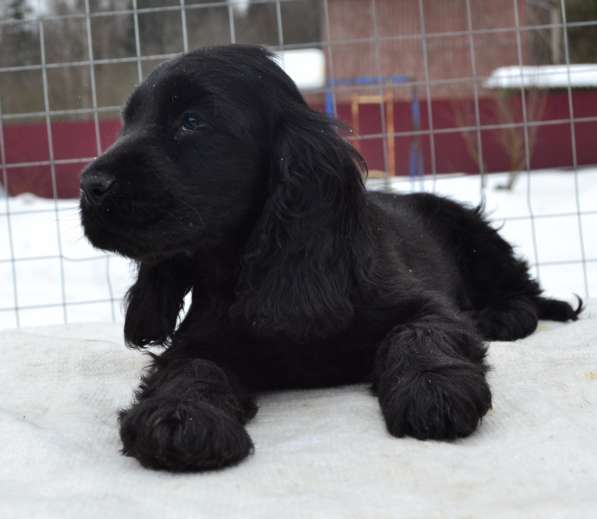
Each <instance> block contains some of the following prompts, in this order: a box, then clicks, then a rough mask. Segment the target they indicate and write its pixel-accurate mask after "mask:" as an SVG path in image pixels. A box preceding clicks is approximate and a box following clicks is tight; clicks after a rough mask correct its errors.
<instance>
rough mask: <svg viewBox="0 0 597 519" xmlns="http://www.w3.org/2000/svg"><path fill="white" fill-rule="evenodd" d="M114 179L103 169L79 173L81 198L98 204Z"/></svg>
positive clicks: (112, 185)
mask: <svg viewBox="0 0 597 519" xmlns="http://www.w3.org/2000/svg"><path fill="white" fill-rule="evenodd" d="M115 181H116V179H115V178H114V177H113V176H112V175H111V174H110V173H107V172H105V171H97V170H94V169H92V170H88V171H85V173H83V174H82V175H81V184H80V185H81V198H83V199H84V200H86V201H87V202H88V203H90V204H92V205H96V206H97V205H100V204H101V203H102V202H103V200H104V199H105V198H106V196H107V194H108V193H109V192H110V190H111V189H112V188H113V187H114V183H115Z"/></svg>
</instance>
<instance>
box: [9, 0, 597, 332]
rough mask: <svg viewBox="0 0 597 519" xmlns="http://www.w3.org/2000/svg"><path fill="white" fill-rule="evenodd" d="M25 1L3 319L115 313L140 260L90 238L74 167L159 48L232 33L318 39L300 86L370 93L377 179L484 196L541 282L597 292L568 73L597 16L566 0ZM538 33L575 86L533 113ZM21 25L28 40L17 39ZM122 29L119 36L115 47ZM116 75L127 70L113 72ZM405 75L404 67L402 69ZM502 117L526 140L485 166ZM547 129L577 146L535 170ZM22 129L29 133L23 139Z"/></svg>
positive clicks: (12, 21) (594, 174) (580, 125)
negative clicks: (313, 62)
mask: <svg viewBox="0 0 597 519" xmlns="http://www.w3.org/2000/svg"><path fill="white" fill-rule="evenodd" d="M19 4H22V5H21V7H22V10H21V12H19V13H17V14H18V16H15V13H12V16H11V15H10V14H7V13H2V12H0V14H2V15H3V18H2V19H0V31H1V32H0V38H2V39H0V43H2V44H3V46H5V47H6V45H8V44H11V41H12V45H13V46H15V45H16V47H15V48H16V49H17V50H18V51H19V52H15V53H12V55H13V56H16V58H15V57H13V58H8V57H7V55H5V56H3V57H2V58H1V59H0V88H2V90H0V155H1V157H0V159H1V174H2V189H3V190H4V191H5V192H6V194H7V196H6V197H5V198H4V200H3V202H4V203H3V204H1V205H2V206H1V207H0V220H1V221H0V287H1V288H2V291H1V292H2V293H1V297H0V327H12V326H17V327H18V326H29V325H37V324H43V323H68V322H78V321H96V320H97V321H104V320H120V319H121V318H122V298H123V295H124V293H125V291H126V289H127V287H128V286H129V285H130V284H131V282H132V278H133V276H134V267H133V266H131V265H130V264H129V262H127V261H126V260H124V259H122V258H119V257H115V256H111V255H108V254H104V253H101V252H98V251H96V250H94V249H92V248H91V247H90V245H89V244H88V243H87V242H86V241H85V239H84V238H83V236H82V231H81V229H80V226H79V219H78V203H77V200H76V199H74V196H73V193H72V186H73V185H75V184H76V174H77V171H79V170H80V169H82V168H83V167H84V165H85V164H86V163H88V162H89V161H91V160H92V159H93V158H94V157H95V156H97V155H98V154H100V153H101V152H102V150H104V149H105V148H106V147H107V146H109V144H110V143H111V142H112V141H113V139H114V138H115V135H116V133H117V129H118V128H117V126H118V125H117V124H114V122H115V121H117V120H118V116H119V110H120V105H121V104H122V102H123V101H124V99H125V98H126V95H127V93H128V92H130V90H131V89H132V87H133V86H134V85H135V84H137V83H139V82H140V81H141V80H142V79H143V77H145V76H146V75H147V74H148V73H149V72H150V71H151V69H152V68H153V67H155V66H156V65H157V63H159V62H161V61H163V60H165V59H168V58H170V57H173V56H175V55H177V54H178V53H180V52H184V51H188V50H189V49H192V48H195V47H196V46H198V45H209V44H221V43H237V42H238V43H260V44H265V45H268V46H269V47H271V48H272V49H274V50H277V51H283V50H298V49H311V48H317V49H321V50H322V51H323V53H324V55H325V58H326V82H325V84H323V85H321V86H320V87H319V88H311V89H309V90H308V91H305V92H304V93H305V95H306V97H307V99H308V101H309V102H310V103H311V104H313V106H315V107H316V108H318V109H324V106H325V104H324V103H325V102H327V101H329V103H328V104H329V106H328V108H330V111H332V112H333V113H334V114H335V115H337V116H339V117H340V118H342V119H344V120H345V121H346V122H347V123H348V124H349V125H351V124H354V123H355V120H354V118H353V119H351V117H350V115H349V112H348V111H347V107H348V106H349V105H350V104H351V102H353V103H354V99H355V98H357V97H359V96H364V97H367V99H369V102H368V106H365V107H364V108H363V115H360V114H358V115H357V117H358V119H357V121H356V123H357V125H358V123H359V121H360V122H363V123H364V124H361V125H360V128H361V129H362V131H361V132H360V133H358V134H353V135H351V136H350V137H349V138H350V140H351V141H352V142H353V143H354V144H355V145H356V146H358V147H359V149H360V150H361V151H362V152H363V153H364V155H365V157H366V158H367V159H368V160H369V164H370V169H373V170H377V171H381V172H382V176H383V178H382V179H379V180H377V179H373V178H372V180H371V182H370V184H371V187H372V188H374V189H375V188H377V187H384V188H390V189H397V190H402V191H404V190H413V189H416V190H420V189H424V190H430V191H435V192H439V193H443V194H447V195H449V196H452V197H454V198H457V199H460V200H463V201H465V202H469V203H479V202H485V203H486V205H487V207H488V209H489V210H490V213H491V218H492V219H493V220H494V221H495V222H496V224H499V225H502V226H503V230H502V232H503V234H504V235H505V236H506V237H507V238H508V239H509V240H510V241H512V242H513V243H515V244H516V245H517V246H518V247H519V249H520V252H521V254H523V255H524V256H526V257H527V258H528V259H529V262H530V263H531V265H532V268H533V270H534V272H535V274H536V275H537V276H538V277H539V278H540V280H541V281H542V282H543V284H544V285H545V287H546V288H547V289H548V291H550V292H552V293H555V294H556V295H559V296H562V297H566V296H568V295H569V293H570V292H572V291H574V292H578V293H581V294H584V295H586V296H591V295H595V293H597V250H596V247H595V243H594V240H593V241H591V240H590V239H589V236H590V233H591V231H590V229H591V228H593V229H594V228H595V223H597V202H595V201H596V200H597V189H596V186H597V169H594V168H591V167H590V166H591V163H592V162H591V158H590V157H589V158H588V159H587V158H586V157H585V148H586V146H585V145H584V144H583V143H584V141H582V142H581V141H580V140H579V136H580V137H583V135H584V134H585V133H586V129H587V128H589V129H590V128H591V125H596V124H597V113H591V112H590V110H589V111H588V112H587V110H583V109H581V110H580V112H579V110H578V108H577V107H578V106H580V105H579V99H580V98H581V97H582V96H580V95H579V93H578V91H577V90H576V89H575V88H574V85H573V82H572V80H571V72H570V71H571V68H570V65H571V64H573V62H574V60H575V58H574V56H573V53H574V50H575V49H574V47H572V46H571V41H574V38H572V36H574V35H575V34H577V33H578V34H581V33H582V31H589V30H591V29H592V28H593V27H597V20H593V19H578V18H575V19H572V20H571V19H569V13H570V10H569V8H568V7H567V5H566V3H565V2H564V0H561V1H560V2H559V4H558V2H551V3H545V2H543V4H544V5H543V6H541V5H540V6H538V7H537V5H536V4H541V2H536V1H527V2H525V1H523V0H500V1H497V2H489V0H487V1H480V0H476V1H475V0H451V1H450V2H445V3H444V4H445V5H443V6H442V7H441V8H440V7H439V6H438V4H437V3H434V2H432V1H430V0H404V1H402V0H252V1H249V0H229V1H201V0H195V1H192V0H186V1H185V0H145V1H144V0H130V1H127V2H122V1H115V0H97V1H94V0H84V1H79V2H67V1H61V0H53V1H39V2H37V3H35V2H22V3H19V2H16V3H15V5H16V6H17V7H15V9H16V8H18V5H19ZM546 5H547V7H546ZM492 6H493V7H492ZM442 9H443V10H442ZM492 9H498V10H499V12H503V13H507V15H505V16H498V15H497V14H496V13H497V11H495V10H493V11H492ZM541 9H551V15H552V16H551V17H550V18H548V20H547V21H545V20H543V19H540V18H541V17H540V15H538V14H537V13H538V12H540V11H541ZM554 10H555V11H556V16H555V18H554V16H553V14H554ZM485 11H488V13H487V14H486V15H485V16H484V15H482V13H483V12H485ZM529 13H534V16H535V15H536V16H538V18H536V19H531V18H532V17H531V16H530V14H529ZM492 18H493V20H492ZM299 20H302V22H301V21H299ZM554 20H555V21H554ZM301 23H302V26H301ZM160 26H163V27H164V31H161V32H160V30H159V27H160ZM166 30H167V32H168V34H169V36H168V37H165V36H164V32H165V31H166ZM573 31H576V33H574V34H573V35H572V36H571V32H573ZM545 34H549V35H550V36H551V37H552V38H551V41H552V43H553V41H554V36H555V40H557V42H559V43H557V44H556V45H552V48H551V50H552V51H553V53H554V55H555V54H558V57H554V56H552V58H553V60H556V62H557V63H558V64H561V65H564V66H566V68H565V71H566V74H567V79H568V81H567V86H566V88H565V89H564V91H563V92H562V91H559V92H556V94H557V95H559V96H560V98H559V101H558V102H559V103H560V105H561V104H562V102H564V105H565V108H566V109H565V110H559V111H557V110H556V111H555V112H553V113H551V112H548V113H546V114H538V109H537V108H536V104H533V102H532V101H533V96H535V94H536V92H532V91H530V90H528V89H526V88H524V87H523V86H522V85H524V77H523V76H524V74H525V72H524V68H523V66H525V65H529V64H536V63H537V61H538V60H537V59H535V62H534V63H533V56H532V54H533V53H532V51H531V47H532V45H531V44H530V43H529V41H534V39H533V38H535V36H536V35H541V38H543V35H545ZM15 35H16V37H18V38H20V39H19V40H18V41H19V42H21V43H16V44H15V43H14V42H15V41H16V40H15ZM114 35H116V36H114ZM118 35H120V36H118ZM204 35H206V36H204ZM10 38H13V40H11V39H10ZM118 38H121V39H122V42H120V43H119V45H120V46H117V45H113V46H112V47H111V46H110V45H111V43H110V40H118ZM541 38H539V40H540V39H541ZM500 46H501V48H500ZM25 47H27V48H25ZM495 47H498V50H499V51H500V52H501V54H500V53H499V52H498V53H497V54H496V53H495V52H494V48H495ZM57 49H58V50H57ZM61 49H62V50H61ZM558 49H559V50H558ZM7 54H8V53H7ZM399 56H407V58H399ZM456 56H463V60H461V61H458V60H459V58H456ZM553 60H552V61H553ZM550 63H551V62H550ZM539 64H544V63H542V62H540V60H539ZM489 65H491V68H495V67H497V66H518V67H519V74H520V76H521V77H520V82H519V84H520V85H521V86H520V87H519V88H516V87H512V88H510V89H508V90H507V92H506V91H503V92H501V93H500V94H497V95H496V94H495V93H493V92H489V91H488V90H487V89H486V88H485V87H484V85H486V81H487V80H488V79H489V76H490V72H491V71H490V70H489V69H488V66H489ZM545 73H549V70H548V71H547V72H545ZM595 73H596V75H597V64H596V65H595ZM120 74H122V77H125V78H126V80H123V81H119V82H115V78H116V77H118V76H119V75H120ZM396 75H401V77H404V78H406V79H403V80H402V79H401V80H400V81H401V82H400V83H396V82H395V81H394V79H392V78H395V77H396ZM19 78H21V79H22V80H23V83H19V81H17V79H19ZM372 78H373V79H372ZM32 83H34V84H37V85H38V86H39V88H38V89H37V90H36V91H32V92H31V95H30V97H29V98H27V97H26V96H25V94H23V95H21V93H20V92H17V91H18V90H20V89H18V88H15V85H20V84H23V85H25V84H26V85H31V84H32ZM115 84H117V86H115ZM596 86H597V84H596ZM11 87H12V88H11ZM28 88H29V87H28ZM25 90H26V89H25V88H23V91H24V92H25ZM61 90H66V91H67V95H66V96H64V95H62V96H61ZM504 92H506V93H504ZM25 93H26V92H25ZM111 93H113V94H114V95H110V94H111ZM17 94H18V95H17ZM581 94H582V95H583V96H587V95H590V94H591V92H590V91H583V92H581ZM554 95H555V94H554ZM562 95H564V96H565V101H562V99H561V96H562ZM19 96H20V97H19ZM492 96H493V97H494V98H495V99H492V103H491V107H493V108H494V109H495V107H496V106H498V107H500V106H501V104H500V103H502V101H503V99H502V98H503V97H504V96H506V97H507V98H508V99H510V100H512V99H516V100H517V103H518V104H516V103H515V106H516V108H515V110H516V113H515V114H514V115H512V114H508V116H507V117H506V116H505V117H502V118H501V119H500V118H497V117H492V116H488V111H489V112H491V109H489V108H488V106H489V104H488V102H487V98H488V97H492ZM372 99H373V101H371V100H372ZM388 99H390V104H388V102H387V100H388ZM463 99H464V101H463ZM550 100H551V98H550ZM400 103H402V104H400ZM465 105H466V108H463V107H464V106H465ZM405 106H406V107H408V108H409V110H411V112H408V113H407V112H405V111H404V109H403V108H404V107H405ZM558 106H559V105H558ZM415 107H416V109H417V110H418V111H419V112H420V113H419V116H418V117H419V119H420V120H419V119H417V122H416V124H415V123H414V122H413V121H414V119H415V116H414V115H413V113H412V109H414V108H415ZM446 107H447V108H446ZM389 108H390V109H391V117H390V118H388V110H389ZM394 108H396V111H397V112H398V113H396V114H394V111H395V110H394ZM401 110H402V111H401ZM450 110H451V111H452V112H455V115H453V116H452V115H449V114H450ZM446 114H448V116H446ZM450 117H451V118H452V119H451V122H446V119H450ZM394 118H395V119H396V120H394ZM361 119H362V121H361ZM405 119H406V120H409V121H410V124H403V123H402V121H404V120H405ZM69 129H70V130H69ZM67 130H68V131H71V132H73V131H74V132H80V133H81V134H85V132H87V133H86V135H87V136H88V138H87V139H86V140H85V142H83V140H81V141H76V140H75V142H68V141H69V139H68V136H69V135H72V133H70V134H69V133H68V131H67ZM581 130H582V132H584V133H579V132H581ZM500 132H501V134H503V135H506V136H507V137H510V138H511V139H513V140H514V141H516V142H514V143H510V148H511V149H510V151H511V153H510V158H511V159H512V160H511V163H512V165H514V166H515V167H513V168H508V167H507V166H508V164H506V167H504V165H503V161H502V163H499V161H497V162H498V166H500V164H501V167H498V169H499V170H501V171H508V170H509V169H511V170H513V172H514V173H516V175H513V173H512V172H511V173H505V174H497V175H489V174H488V172H489V171H492V170H495V169H496V167H495V166H492V165H491V160H492V153H493V152H492V146H493V147H495V142H494V141H495V140H496V138H495V135H496V134H500ZM541 132H543V135H546V136H551V137H550V138H551V139H552V140H553V139H556V141H557V142H564V141H568V143H569V144H568V145H567V146H568V148H569V150H570V153H569V156H568V157H566V158H564V159H562V158H561V157H560V158H557V159H554V160H555V162H554V164H553V167H549V169H548V170H547V171H538V167H537V164H536V162H537V161H536V160H535V159H536V157H537V156H541V155H542V154H547V155H548V154H549V152H550V150H549V149H547V148H548V146H547V145H546V146H544V147H542V143H541V141H539V142H537V139H538V137H537V135H539V136H541ZM23 135H25V136H26V137H27V141H32V144H30V143H28V146H26V147H25V149H22V148H23V146H22V144H20V141H22V139H19V137H20V136H21V137H22V136H23ZM65 135H66V137H67V138H66V139H65ZM454 139H457V141H455V140H454ZM492 139H493V140H492ZM65 140H66V142H65ZM455 142H459V143H460V144H459V145H460V146H461V149H460V153H461V155H466V154H467V153H468V154H469V155H470V157H469V159H470V160H469V161H468V163H469V166H468V171H467V173H468V174H463V172H462V170H461V169H459V168H460V166H462V164H460V163H458V162H457V161H456V162H457V164H456V166H450V165H449V164H448V165H447V166H446V164H447V163H449V161H446V156H447V155H448V154H449V151H450V149H451V148H453V147H454V143H455ZM405 146H407V147H406V148H405ZM408 146H410V148H408ZM413 149H414V150H415V151H416V152H417V153H418V155H417V156H420V157H419V159H420V160H419V162H418V163H419V167H418V169H417V168H414V170H411V171H408V172H407V173H408V174H407V175H402V176H401V175H396V174H397V173H401V172H400V171H397V170H396V169H394V170H392V171H390V167H389V162H390V161H389V155H390V153H398V156H399V158H400V159H402V158H403V157H404V156H405V155H408V154H409V153H412V150H413ZM392 150H393V151H392ZM396 150H397V151H396ZM401 150H402V151H401ZM404 150H406V151H404ZM512 150H515V151H516V154H517V159H516V160H517V162H516V164H514V162H513V161H514V159H513V158H512V157H511V156H512V155H515V153H514V151H512ZM506 155H508V153H506ZM579 157H580V159H579ZM415 158H416V156H415ZM415 162H416V161H415ZM595 162H597V160H595ZM471 164H472V166H471ZM372 166H373V167H372ZM539 167H541V161H539ZM543 167H545V166H543ZM399 168H400V166H398V169H399ZM402 173H403V172H402ZM446 173H449V174H446ZM471 173H473V174H471ZM372 176H374V175H372ZM508 177H511V178H515V179H518V182H517V184H516V186H515V188H514V189H513V190H512V191H505V190H496V189H495V187H496V185H498V184H500V183H503V182H507V180H508ZM73 178H74V179H75V180H73ZM23 179H26V180H27V179H28V181H29V180H30V182H29V184H27V182H24V180H23ZM41 184H43V185H44V186H45V189H46V193H44V194H45V197H44V198H40V197H37V196H33V195H27V194H19V196H8V195H11V194H17V192H19V193H20V192H21V191H28V190H29V191H32V192H34V193H35V192H36V190H37V188H38V185H41ZM23 185H24V187H23ZM11 186H13V187H14V186H18V189H16V188H15V189H13V188H11ZM64 186H66V187H64ZM75 195H76V193H75Z"/></svg>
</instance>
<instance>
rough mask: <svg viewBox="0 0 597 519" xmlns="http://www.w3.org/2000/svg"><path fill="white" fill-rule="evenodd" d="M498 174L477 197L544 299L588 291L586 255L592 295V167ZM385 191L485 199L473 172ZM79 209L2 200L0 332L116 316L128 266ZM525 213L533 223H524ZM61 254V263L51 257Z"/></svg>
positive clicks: (596, 252)
mask: <svg viewBox="0 0 597 519" xmlns="http://www.w3.org/2000/svg"><path fill="white" fill-rule="evenodd" d="M505 178H506V176H505V175H501V174H500V175H491V176H489V177H488V178H487V187H486V189H485V190H484V191H483V192H484V194H485V202H486V208H487V212H488V214H489V215H490V218H491V220H492V222H493V223H494V224H495V225H496V226H500V225H502V226H503V227H502V230H501V233H502V235H503V236H504V237H505V238H506V239H508V240H509V241H510V242H511V243H513V244H514V245H515V246H516V248H517V251H518V253H519V254H520V255H522V256H523V257H525V258H527V259H528V260H529V262H530V263H532V264H536V263H539V270H538V272H537V271H536V270H535V273H536V274H538V275H539V278H540V280H541V283H542V285H543V286H544V287H545V289H546V291H547V292H548V293H549V294H551V295H555V296H559V297H562V298H567V299H569V298H570V297H571V294H572V293H578V294H580V295H587V291H586V290H585V277H584V269H583V265H582V263H581V260H582V258H583V253H584V257H585V259H587V260H589V261H588V262H586V263H585V267H586V274H587V280H586V281H587V282H586V288H587V289H588V295H591V296H593V297H596V296H597V239H595V229H597V168H591V169H583V170H580V171H578V172H577V173H575V172H574V171H570V170H549V171H537V172H533V173H532V174H531V175H527V174H525V173H523V174H522V176H521V178H520V180H519V182H518V184H517V185H516V187H515V189H514V191H513V192H506V191H496V190H495V186H496V185H497V184H500V183H503V182H504V180H505ZM434 184H435V185H434ZM369 185H370V187H371V188H372V189H378V188H380V187H383V181H378V180H371V181H370V182H369ZM390 188H391V189H394V190H397V191H401V192H410V191H419V190H426V191H435V192H437V193H440V194H443V195H446V196H450V197H451V198H453V199H455V200H460V201H462V202H465V203H469V204H478V203H479V202H480V201H481V199H482V198H481V194H482V190H481V183H480V178H479V177H477V176H453V177H445V176H442V177H440V176H438V177H437V179H436V181H435V182H434V181H433V179H431V178H429V179H426V180H424V181H422V180H416V181H412V180H410V179H404V178H398V179H395V180H393V181H392V182H391V184H390ZM577 195H578V196H577ZM577 202H578V207H580V211H581V217H580V218H579V217H578V216H577ZM77 204H78V202H77V201H76V200H61V201H58V202H56V203H55V202H54V201H52V200H44V199H40V198H36V197H34V196H31V195H22V196H19V197H15V198H10V199H0V328H11V327H14V326H16V325H17V313H18V324H20V325H21V326H35V325H42V324H55V323H62V322H64V319H65V317H66V320H67V321H68V322H97V321H110V320H113V319H114V320H117V321H118V320H121V319H122V303H121V298H122V296H123V294H124V292H125V291H126V289H127V287H128V286H129V285H130V284H131V282H132V279H133V274H134V268H133V266H132V265H131V264H130V262H129V261H128V260H125V259H123V258H120V257H115V256H107V255H105V254H103V253H101V252H99V251H96V250H94V249H93V248H92V247H91V246H90V245H89V243H88V242H87V241H86V239H85V238H84V236H83V232H82V230H81V227H80V224H79V214H78V206H77ZM531 212H532V214H533V215H534V216H535V219H534V221H532V220H531V219H530V218H529V215H530V213H531ZM7 213H8V216H7ZM9 222H10V230H11V233H9V225H8V224H9ZM579 224H580V225H579ZM533 226H534V232H535V236H536V240H535V242H536V250H535V248H534V245H533ZM580 226H582V231H583V232H582V237H583V240H582V241H581V233H580ZM11 235H12V253H11V240H10V238H11ZM60 252H62V256H63V261H62V262H61V261H60V259H58V258H57V256H59V255H60ZM13 258H16V260H15V261H12V259H13ZM561 262H564V263H561ZM568 262H570V263H568ZM572 262H576V263H572ZM13 279H14V280H16V291H15V282H14V281H13ZM61 279H63V280H64V283H62V282H61ZM63 286H64V293H63V289H62V287H63ZM15 292H16V293H15ZM15 296H16V299H15ZM63 301H64V302H65V303H66V305H63V304H62V303H63ZM15 306H18V307H19V310H18V312H15V310H14V308H15Z"/></svg>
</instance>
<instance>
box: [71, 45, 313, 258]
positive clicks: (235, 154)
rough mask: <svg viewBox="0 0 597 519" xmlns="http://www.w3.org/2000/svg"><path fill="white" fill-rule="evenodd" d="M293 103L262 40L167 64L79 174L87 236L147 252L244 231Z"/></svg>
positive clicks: (129, 251)
mask: <svg viewBox="0 0 597 519" xmlns="http://www.w3.org/2000/svg"><path fill="white" fill-rule="evenodd" d="M292 104H297V105H301V104H303V101H302V98H301V96H300V94H299V92H298V90H297V89H296V87H295V86H294V84H293V83H292V81H291V80H290V79H289V78H288V77H287V76H286V75H285V74H284V72H282V70H281V69H280V68H279V67H278V66H277V65H276V64H275V63H274V61H273V60H272V59H271V57H270V56H269V54H268V53H267V52H266V51H265V50H263V49H260V48H257V47H241V46H234V47H221V48H212V49H204V50H199V51H195V52H192V53H189V54H185V55H183V56H181V57H178V58H175V59H173V60H171V61H168V62H166V63H164V64H162V65H161V66H160V67H158V68H157V69H156V70H155V71H154V72H152V73H151V74H150V75H149V77H147V79H145V81H143V83H141V84H140V85H139V86H138V87H137V88H136V89H135V91H134V92H133V94H132V95H131V97H130V98H129V100H128V102H127V104H126V106H125V108H124V111H123V120H124V126H123V129H122V132H121V134H120V136H119V137H118V139H117V141H116V142H115V143H114V145H113V146H112V147H111V148H110V149H109V150H108V151H106V152H105V153H104V154H103V155H101V156H100V157H98V158H97V159H96V160H95V161H94V162H93V163H91V164H90V165H89V166H88V167H87V168H86V170H85V171H84V172H83V174H82V176H81V217H82V223H83V227H84V230H85V234H86V236H87V237H88V238H89V240H90V241H91V242H92V243H93V244H94V245H95V246H97V247H99V248H102V249H107V250H112V251H116V252H118V253H121V254H123V255H125V256H129V257H132V258H134V259H139V260H143V259H146V258H152V257H153V258H158V259H159V258H160V257H162V256H167V255H173V254H177V253H180V252H186V253H193V252H194V251H196V250H197V248H198V247H207V248H208V247H210V246H212V245H213V244H214V243H217V242H219V241H222V240H223V239H226V240H230V239H231V238H232V237H234V236H235V235H246V234H247V228H249V226H250V225H251V222H252V221H254V219H255V217H256V212H257V211H258V208H259V207H260V204H261V203H262V201H263V199H264V197H265V182H266V180H267V173H268V170H269V156H268V150H269V148H270V146H271V142H272V138H273V133H274V132H275V129H276V125H277V124H278V123H279V118H280V117H279V115H280V113H281V110H282V107H283V106H286V107H289V106H290V105H292Z"/></svg>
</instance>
